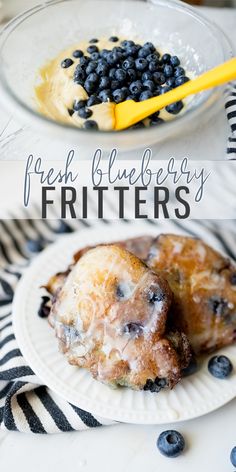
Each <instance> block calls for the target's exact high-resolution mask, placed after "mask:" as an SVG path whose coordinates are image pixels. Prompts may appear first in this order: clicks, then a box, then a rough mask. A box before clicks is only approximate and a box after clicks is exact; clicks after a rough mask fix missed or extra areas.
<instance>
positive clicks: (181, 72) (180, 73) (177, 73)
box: [174, 67, 185, 77]
mask: <svg viewBox="0 0 236 472" xmlns="http://www.w3.org/2000/svg"><path fill="white" fill-rule="evenodd" d="M183 75H185V70H184V68H183V67H176V68H175V70H174V76H175V77H180V76H183Z"/></svg>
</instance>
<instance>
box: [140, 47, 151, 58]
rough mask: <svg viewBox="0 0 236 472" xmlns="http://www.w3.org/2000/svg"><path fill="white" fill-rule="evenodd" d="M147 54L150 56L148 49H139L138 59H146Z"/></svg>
mask: <svg viewBox="0 0 236 472" xmlns="http://www.w3.org/2000/svg"><path fill="white" fill-rule="evenodd" d="M149 54H151V53H150V50H149V49H148V48H144V47H142V48H141V49H139V52H138V57H141V58H146V57H147V56H149Z"/></svg>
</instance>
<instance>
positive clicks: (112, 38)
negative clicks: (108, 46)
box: [109, 36, 119, 43]
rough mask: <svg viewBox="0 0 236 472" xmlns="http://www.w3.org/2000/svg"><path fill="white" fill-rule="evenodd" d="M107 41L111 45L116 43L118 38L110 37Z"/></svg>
mask: <svg viewBox="0 0 236 472" xmlns="http://www.w3.org/2000/svg"><path fill="white" fill-rule="evenodd" d="M109 41H110V42H111V43H118V41H119V38H118V37H117V36H111V37H110V38H109Z"/></svg>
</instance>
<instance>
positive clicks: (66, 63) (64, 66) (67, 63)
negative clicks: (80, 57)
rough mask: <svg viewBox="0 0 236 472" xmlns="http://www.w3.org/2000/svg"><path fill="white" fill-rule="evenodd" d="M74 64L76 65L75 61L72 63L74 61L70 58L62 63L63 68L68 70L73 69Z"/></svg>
mask: <svg viewBox="0 0 236 472" xmlns="http://www.w3.org/2000/svg"><path fill="white" fill-rule="evenodd" d="M73 64H74V61H72V59H70V58H67V59H64V61H62V63H61V67H62V68H63V69H68V67H71V66H72V65H73Z"/></svg>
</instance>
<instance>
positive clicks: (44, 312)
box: [38, 297, 50, 318]
mask: <svg viewBox="0 0 236 472" xmlns="http://www.w3.org/2000/svg"><path fill="white" fill-rule="evenodd" d="M49 302H50V298H49V297H42V303H41V305H40V308H39V310H38V316H39V317H40V318H48V316H49V313H50V307H49V306H48V303H49Z"/></svg>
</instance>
